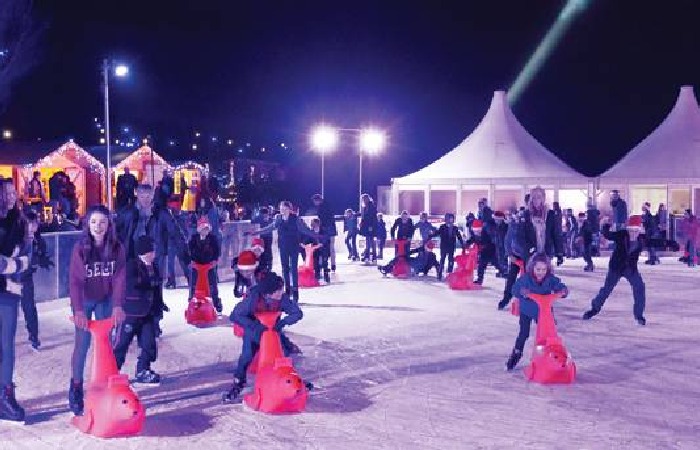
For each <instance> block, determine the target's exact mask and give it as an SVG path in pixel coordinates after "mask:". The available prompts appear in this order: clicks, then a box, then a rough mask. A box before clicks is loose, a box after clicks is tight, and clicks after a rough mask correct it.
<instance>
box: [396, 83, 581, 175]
mask: <svg viewBox="0 0 700 450" xmlns="http://www.w3.org/2000/svg"><path fill="white" fill-rule="evenodd" d="M571 177H576V178H582V177H583V175H581V174H579V173H578V172H576V171H575V170H574V169H572V168H570V167H569V166H567V165H566V164H565V163H564V162H562V161H561V160H560V159H559V158H557V157H556V156H554V155H553V154H552V153H550V152H549V151H548V150H547V149H546V148H544V146H542V144H540V143H539V142H537V140H536V139H535V138H534V137H532V136H531V135H530V133H528V132H527V130H525V128H524V127H523V126H522V125H521V124H520V122H518V119H516V118H515V115H513V112H512V111H511V109H510V106H509V105H508V102H507V100H506V93H505V92H504V91H496V92H495V93H494V94H493V99H492V100H491V106H490V107H489V109H488V111H487V112H486V115H485V116H484V118H483V119H482V120H481V122H480V123H479V125H478V126H477V127H476V128H475V129H474V131H473V132H472V133H471V134H470V135H469V136H468V137H467V138H466V139H465V140H464V141H463V142H462V143H461V144H459V145H458V146H457V147H456V148H455V149H454V150H452V151H450V152H449V153H447V154H446V155H444V156H443V157H442V158H440V159H438V160H437V161H435V162H434V163H432V164H430V165H428V166H426V167H424V168H423V169H421V170H419V171H417V172H414V173H412V174H410V175H406V176H404V177H401V178H394V181H395V182H398V183H401V184H411V183H425V182H429V181H430V180H455V181H457V180H464V179H499V178H500V179H505V178H508V179H520V178H523V179H543V178H548V179H552V178H557V179H558V178H571Z"/></svg>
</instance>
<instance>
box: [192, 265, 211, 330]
mask: <svg viewBox="0 0 700 450" xmlns="http://www.w3.org/2000/svg"><path fill="white" fill-rule="evenodd" d="M212 267H213V264H212V263H208V264H198V263H192V269H193V270H196V271H197V284H196V285H195V287H194V297H193V298H191V299H190V301H189V304H188V305H187V310H185V320H186V321H187V323H189V324H190V325H194V326H198V327H201V326H207V325H211V324H213V323H214V322H216V310H215V309H214V303H213V302H212V299H211V297H210V291H209V278H208V276H207V275H208V273H209V270H210V269H211V268H212Z"/></svg>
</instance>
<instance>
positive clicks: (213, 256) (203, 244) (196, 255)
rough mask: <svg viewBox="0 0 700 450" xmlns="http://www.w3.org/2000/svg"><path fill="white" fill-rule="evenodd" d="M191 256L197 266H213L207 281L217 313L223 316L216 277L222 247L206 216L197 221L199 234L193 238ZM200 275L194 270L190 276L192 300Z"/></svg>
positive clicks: (190, 246) (190, 245) (190, 247)
mask: <svg viewBox="0 0 700 450" xmlns="http://www.w3.org/2000/svg"><path fill="white" fill-rule="evenodd" d="M189 249H190V255H191V257H192V262H195V263H197V264H212V267H211V268H210V269H209V271H208V272H207V280H208V282H209V293H210V294H211V299H212V301H213V302H214V308H216V312H218V313H219V314H221V312H222V311H223V308H224V306H223V304H222V303H221V298H220V297H219V285H218V283H217V277H216V264H217V261H218V260H219V256H221V245H220V244H219V240H218V239H217V238H216V236H215V235H214V234H212V233H211V225H210V224H209V220H207V218H206V217H205V216H202V217H200V218H199V220H197V234H195V235H194V236H192V238H191V239H190V244H189ZM198 276H199V274H198V273H197V271H196V270H195V269H194V268H192V270H191V274H190V298H193V297H194V290H195V286H197V277H198Z"/></svg>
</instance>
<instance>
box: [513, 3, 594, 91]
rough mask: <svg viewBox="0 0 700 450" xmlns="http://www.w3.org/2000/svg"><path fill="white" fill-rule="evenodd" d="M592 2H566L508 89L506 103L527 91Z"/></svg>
mask: <svg viewBox="0 0 700 450" xmlns="http://www.w3.org/2000/svg"><path fill="white" fill-rule="evenodd" d="M591 2H592V0H568V1H567V2H566V4H565V5H564V8H563V9H562V10H561V12H560V13H559V16H558V17H557V20H556V21H555V22H554V25H552V27H551V28H550V29H549V31H547V34H546V35H545V36H544V39H542V41H541V42H540V44H539V45H538V46H537V48H536V49H535V52H534V53H533V54H532V56H530V59H529V60H528V61H527V63H526V64H525V67H523V70H521V71H520V73H519V74H518V77H517V78H516V79H515V81H514V82H513V84H512V85H511V86H510V89H508V102H509V103H510V104H511V105H513V104H515V102H517V101H518V98H519V97H520V95H522V93H523V92H524V91H525V89H527V87H528V86H529V85H530V83H531V82H532V80H533V79H534V78H535V75H537V73H538V72H539V71H540V69H541V68H542V66H543V65H544V63H545V62H546V61H547V59H548V58H549V56H550V55H551V54H552V52H553V51H554V49H556V47H557V45H558V44H559V42H560V41H561V39H562V38H563V37H564V35H565V34H566V32H567V31H568V29H569V27H570V26H571V24H572V23H573V21H574V19H575V18H576V17H577V16H579V15H580V14H581V13H582V12H583V11H585V9H586V8H587V7H588V6H589V4H590V3H591Z"/></svg>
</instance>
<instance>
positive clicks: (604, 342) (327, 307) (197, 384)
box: [0, 254, 700, 450]
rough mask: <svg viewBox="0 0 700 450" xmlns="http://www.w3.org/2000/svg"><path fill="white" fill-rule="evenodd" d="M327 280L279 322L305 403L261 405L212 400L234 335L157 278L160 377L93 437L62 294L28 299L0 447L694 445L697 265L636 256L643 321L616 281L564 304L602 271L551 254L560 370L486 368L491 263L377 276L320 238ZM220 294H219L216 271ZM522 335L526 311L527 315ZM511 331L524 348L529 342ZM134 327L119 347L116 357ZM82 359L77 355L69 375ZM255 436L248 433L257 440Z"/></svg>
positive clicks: (507, 339)
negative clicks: (13, 415) (542, 377)
mask: <svg viewBox="0 0 700 450" xmlns="http://www.w3.org/2000/svg"><path fill="white" fill-rule="evenodd" d="M338 256H339V261H341V259H342V260H343V261H342V262H341V264H340V265H339V267H338V275H337V279H336V281H335V283H333V284H332V285H331V286H327V287H321V288H317V289H313V290H304V291H302V295H301V297H302V298H301V302H302V304H303V310H304V314H305V317H304V319H303V321H302V322H300V323H299V324H297V325H295V326H293V327H291V328H290V332H289V335H290V337H291V338H292V339H293V340H294V341H295V342H296V343H297V344H299V345H300V346H301V347H302V349H303V351H304V356H303V357H300V358H297V359H296V365H297V368H298V369H299V371H300V373H301V374H302V375H303V376H305V377H306V378H308V379H310V380H312V381H313V382H314V383H316V384H317V385H320V387H321V388H320V389H319V390H317V391H315V392H314V393H313V394H312V396H311V397H310V399H309V402H308V408H307V411H306V412H305V413H303V414H299V415H294V416H267V415H263V414H259V413H256V412H253V411H250V410H248V409H246V408H245V407H243V406H242V405H222V404H220V394H221V392H222V391H224V390H225V389H227V388H228V386H229V383H230V381H231V378H232V374H231V369H232V367H233V363H234V361H235V359H236V358H237V356H238V353H239V351H240V346H241V341H240V340H239V339H237V338H235V337H234V336H233V333H232V331H231V327H230V324H229V323H228V320H227V318H224V319H221V320H220V322H219V324H218V326H216V327H213V328H209V329H195V328H192V327H191V326H188V325H187V324H186V323H185V321H184V316H183V312H184V309H185V305H186V300H187V299H186V295H187V294H186V292H185V290H183V289H180V290H177V291H166V292H167V300H166V301H167V303H168V305H169V306H170V308H171V312H170V313H169V314H166V318H165V320H164V322H163V328H164V330H165V335H164V337H163V338H162V339H161V340H160V342H159V346H160V348H159V353H160V359H159V360H158V362H157V363H156V364H155V365H154V368H155V369H156V370H157V371H158V372H160V373H161V374H162V375H163V377H164V381H163V383H162V384H161V386H160V387H153V388H139V389H138V392H139V394H140V396H141V399H142V400H143V402H144V403H145V405H146V407H147V415H148V417H147V420H146V425H145V430H144V432H143V435H142V436H140V437H137V438H128V439H116V440H107V441H102V440H99V439H97V438H93V437H90V436H86V435H83V434H81V433H80V432H78V431H76V430H75V429H74V428H73V427H72V426H70V425H69V420H70V414H69V413H68V411H67V399H66V390H67V387H68V380H69V373H70V372H69V361H70V354H71V349H72V344H73V329H72V326H71V324H70V323H69V322H68V319H67V316H68V314H69V312H68V306H67V305H68V303H67V300H65V299H63V300H57V301H54V302H49V303H45V304H41V305H40V306H39V309H40V319H41V340H42V344H43V347H42V350H41V352H40V353H34V352H32V351H31V350H30V346H29V344H28V342H27V341H26V332H25V330H24V328H23V322H22V321H20V324H19V327H18V332H17V363H16V377H15V379H16V383H17V385H18V390H17V393H18V400H19V401H20V403H21V404H22V405H23V406H24V407H25V408H26V410H27V413H28V425H27V426H24V427H16V426H10V425H3V424H0V448H1V449H32V450H40V449H50V448H73V449H93V448H105V449H116V448H127V449H128V448H134V449H136V448H148V449H149V450H152V449H153V450H155V449H160V448H175V447H176V446H179V447H180V448H183V449H184V448H196V447H197V446H199V448H204V447H205V446H206V448H208V449H219V448H236V449H248V448H251V449H254V448H267V449H269V450H273V449H413V448H419V449H472V448H478V449H492V448H493V449H506V448H508V449H509V448H517V449H550V448H551V449H573V448H580V449H620V448H634V449H691V448H693V449H696V448H698V446H699V445H700V422H698V420H697V417H698V415H697V406H698V402H700V388H699V387H698V373H699V369H700V363H699V361H700V305H699V303H698V296H697V292H698V286H700V284H699V281H700V272H698V270H700V269H689V268H687V267H684V266H682V265H681V264H680V263H678V262H677V261H676V260H675V259H672V258H665V259H664V260H663V264H662V265H660V266H654V267H650V266H642V267H641V270H642V273H643V276H644V279H645V281H646V285H647V294H648V295H647V298H648V300H647V313H646V317H647V320H648V325H647V326H646V327H640V326H638V325H637V324H636V322H635V321H634V319H633V317H632V295H631V289H630V287H629V285H628V284H627V283H626V282H625V281H622V282H621V283H620V285H619V286H618V288H617V289H616V291H615V292H614V293H613V295H612V297H611V298H610V299H609V301H608V304H607V305H606V308H605V309H604V311H603V312H602V313H601V315H599V316H597V317H595V318H594V319H593V320H591V321H590V322H584V321H582V320H581V319H580V317H581V314H582V313H583V312H584V311H585V310H586V309H587V307H588V306H589V302H590V299H591V298H592V296H593V295H594V294H595V292H597V290H598V289H599V287H600V286H601V285H602V282H603V278H604V276H605V270H604V268H605V267H606V266H607V260H603V259H600V260H597V261H596V265H597V266H598V267H599V269H597V270H596V272H595V273H593V274H588V273H584V272H583V271H582V263H581V262H580V261H567V262H566V264H565V266H563V267H562V268H560V269H559V270H558V274H559V275H560V276H561V277H562V278H563V280H564V281H565V283H567V284H568V286H569V288H570V291H571V295H570V297H569V298H567V299H564V300H562V301H560V302H559V303H558V304H557V306H556V307H555V311H556V317H557V320H558V323H559V331H560V333H561V335H562V337H563V338H564V341H565V343H566V345H567V347H568V349H569V351H570V352H571V353H572V355H573V357H574V359H575V361H576V363H577V366H578V379H577V380H576V383H575V384H573V385H567V386H543V385H538V384H534V383H529V382H527V381H526V380H525V379H524V377H523V373H522V370H520V368H521V367H523V366H524V365H525V364H527V359H528V358H527V356H526V357H525V358H524V361H522V362H521V364H520V366H519V368H518V370H515V371H514V372H512V373H506V372H505V371H504V363H505V360H506V358H507V356H508V355H509V353H510V350H511V348H512V345H513V341H514V339H515V336H516V334H517V320H516V318H515V317H513V316H511V315H510V314H509V313H507V312H500V311H497V310H496V302H497V301H498V300H499V299H500V297H501V292H502V289H503V284H504V281H503V280H501V279H496V278H495V277H494V276H493V272H489V273H488V274H487V279H486V283H485V289H483V290H482V291H479V292H455V291H451V290H449V289H447V288H446V286H445V285H444V284H442V283H438V282H436V280H435V279H434V278H432V277H431V278H428V279H416V280H410V281H400V280H395V279H392V278H382V276H381V275H380V274H379V273H378V271H377V270H376V268H374V267H365V266H362V265H361V264H359V263H346V262H345V261H344V255H340V254H339V255H338ZM221 292H222V293H224V294H225V298H224V304H225V308H226V310H227V311H230V310H231V308H232V307H233V305H234V299H233V297H232V294H231V292H232V286H231V284H224V285H222V287H221ZM533 337H534V329H533ZM531 343H532V339H530V340H529V341H528V347H527V348H526V355H529V354H530V344H531ZM135 347H136V344H135V343H134V344H133V346H132V351H131V353H130V354H129V359H128V360H127V363H126V365H125V369H126V371H127V373H129V374H131V375H133V370H134V366H135V354H136V348H135ZM88 373H89V372H88V371H86V376H87V374H88ZM263 446H264V447H263Z"/></svg>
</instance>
